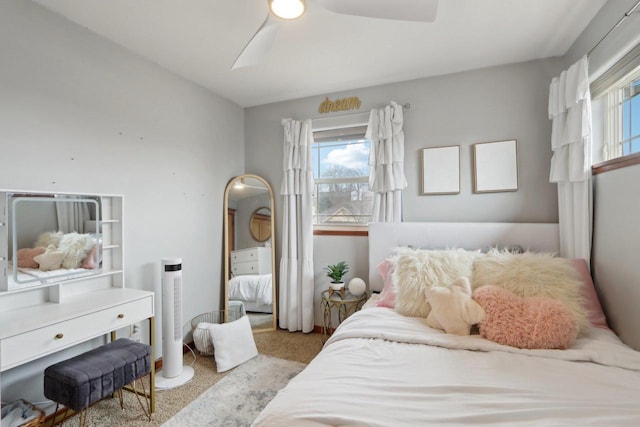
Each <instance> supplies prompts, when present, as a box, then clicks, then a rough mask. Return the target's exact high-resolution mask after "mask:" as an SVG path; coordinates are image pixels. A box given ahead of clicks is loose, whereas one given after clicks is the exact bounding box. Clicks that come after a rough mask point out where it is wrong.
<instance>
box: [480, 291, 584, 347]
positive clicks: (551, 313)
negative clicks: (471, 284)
mask: <svg viewBox="0 0 640 427" xmlns="http://www.w3.org/2000/svg"><path fill="white" fill-rule="evenodd" d="M473 299H475V300H476V302H477V303H478V304H480V306H481V307H482V308H483V309H484V311H485V314H486V315H485V318H484V320H482V321H481V322H480V323H479V324H478V326H479V328H480V335H482V336H483V337H484V338H486V339H488V340H491V341H495V342H497V343H499V344H504V345H509V346H512V347H518V348H529V349H533V348H543V349H552V348H557V349H566V348H569V347H570V346H571V344H572V343H573V342H574V341H575V339H576V337H577V335H578V321H577V319H576V316H575V315H574V314H573V313H572V312H571V310H569V308H568V307H567V306H566V305H564V304H563V303H562V302H560V301H558V300H555V299H552V298H548V297H520V296H518V295H516V294H514V293H513V292H511V291H508V290H506V289H504V288H501V287H498V286H492V285H486V286H482V287H480V288H478V289H476V290H475V292H474V293H473Z"/></svg>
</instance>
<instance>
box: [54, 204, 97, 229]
mask: <svg viewBox="0 0 640 427" xmlns="http://www.w3.org/2000/svg"><path fill="white" fill-rule="evenodd" d="M59 198H61V199H65V198H67V197H66V196H59ZM56 216H57V219H58V230H59V231H62V232H63V233H71V232H73V231H75V232H77V233H80V234H82V233H84V222H85V221H86V220H89V219H91V216H90V214H89V204H88V203H84V202H56Z"/></svg>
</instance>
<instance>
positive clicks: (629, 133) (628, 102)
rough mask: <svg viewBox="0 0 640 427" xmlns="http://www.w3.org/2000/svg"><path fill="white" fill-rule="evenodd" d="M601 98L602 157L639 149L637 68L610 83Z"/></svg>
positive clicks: (639, 85) (639, 87) (639, 112)
mask: <svg viewBox="0 0 640 427" xmlns="http://www.w3.org/2000/svg"><path fill="white" fill-rule="evenodd" d="M602 102H603V107H604V108H603V111H604V116H605V117H604V145H603V150H602V157H603V159H604V160H611V159H615V158H617V157H620V156H626V155H628V154H632V153H640V70H635V71H634V73H632V74H631V75H630V76H628V77H625V78H623V79H622V80H620V81H619V82H617V83H616V84H615V85H613V87H612V88H611V89H609V90H608V91H607V93H606V94H605V96H604V97H603V100H602Z"/></svg>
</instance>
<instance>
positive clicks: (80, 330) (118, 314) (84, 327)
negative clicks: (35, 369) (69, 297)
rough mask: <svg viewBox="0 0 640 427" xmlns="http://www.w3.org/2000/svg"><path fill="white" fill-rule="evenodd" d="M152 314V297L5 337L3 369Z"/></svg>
mask: <svg viewBox="0 0 640 427" xmlns="http://www.w3.org/2000/svg"><path fill="white" fill-rule="evenodd" d="M152 315H153V298H151V297H149V298H143V299H140V300H135V301H130V302H127V303H124V304H120V305H118V306H115V307H110V308H107V309H104V310H99V311H95V312H93V313H89V314H87V315H84V316H79V317H75V318H72V319H68V320H65V321H62V322H59V323H56V324H53V325H49V326H45V327H43V328H41V329H34V330H32V331H28V332H25V333H23V334H20V335H15V336H12V337H8V338H6V339H3V340H2V344H1V345H0V361H2V369H3V370H4V369H8V368H10V367H13V366H17V365H19V364H21V363H25V362H28V361H30V360H33V359H36V358H38V357H41V356H44V355H47V354H50V353H53V352H56V351H59V350H62V349H63V348H67V347H70V346H72V345H75V344H78V343H80V342H82V341H85V340H87V339H90V338H93V337H97V336H100V335H102V334H105V333H107V332H110V331H114V330H116V329H120V328H124V327H125V326H128V325H130V324H132V323H135V322H139V321H141V320H143V319H146V318H149V317H151V316H152Z"/></svg>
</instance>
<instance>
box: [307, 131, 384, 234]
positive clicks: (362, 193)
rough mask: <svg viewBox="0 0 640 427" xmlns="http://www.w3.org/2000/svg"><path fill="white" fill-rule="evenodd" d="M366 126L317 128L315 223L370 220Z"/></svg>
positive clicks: (314, 165)
mask: <svg viewBox="0 0 640 427" xmlns="http://www.w3.org/2000/svg"><path fill="white" fill-rule="evenodd" d="M365 132H366V126H359V127H353V128H346V129H336V130H330V131H320V132H314V134H313V136H314V143H313V146H312V152H313V175H314V176H313V178H314V180H315V192H314V198H313V224H314V225H315V226H321V225H331V226H336V225H366V224H368V223H369V222H370V221H371V211H372V208H373V193H372V192H371V191H369V150H370V148H371V143H370V141H369V140H367V139H365V137H364V135H365Z"/></svg>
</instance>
